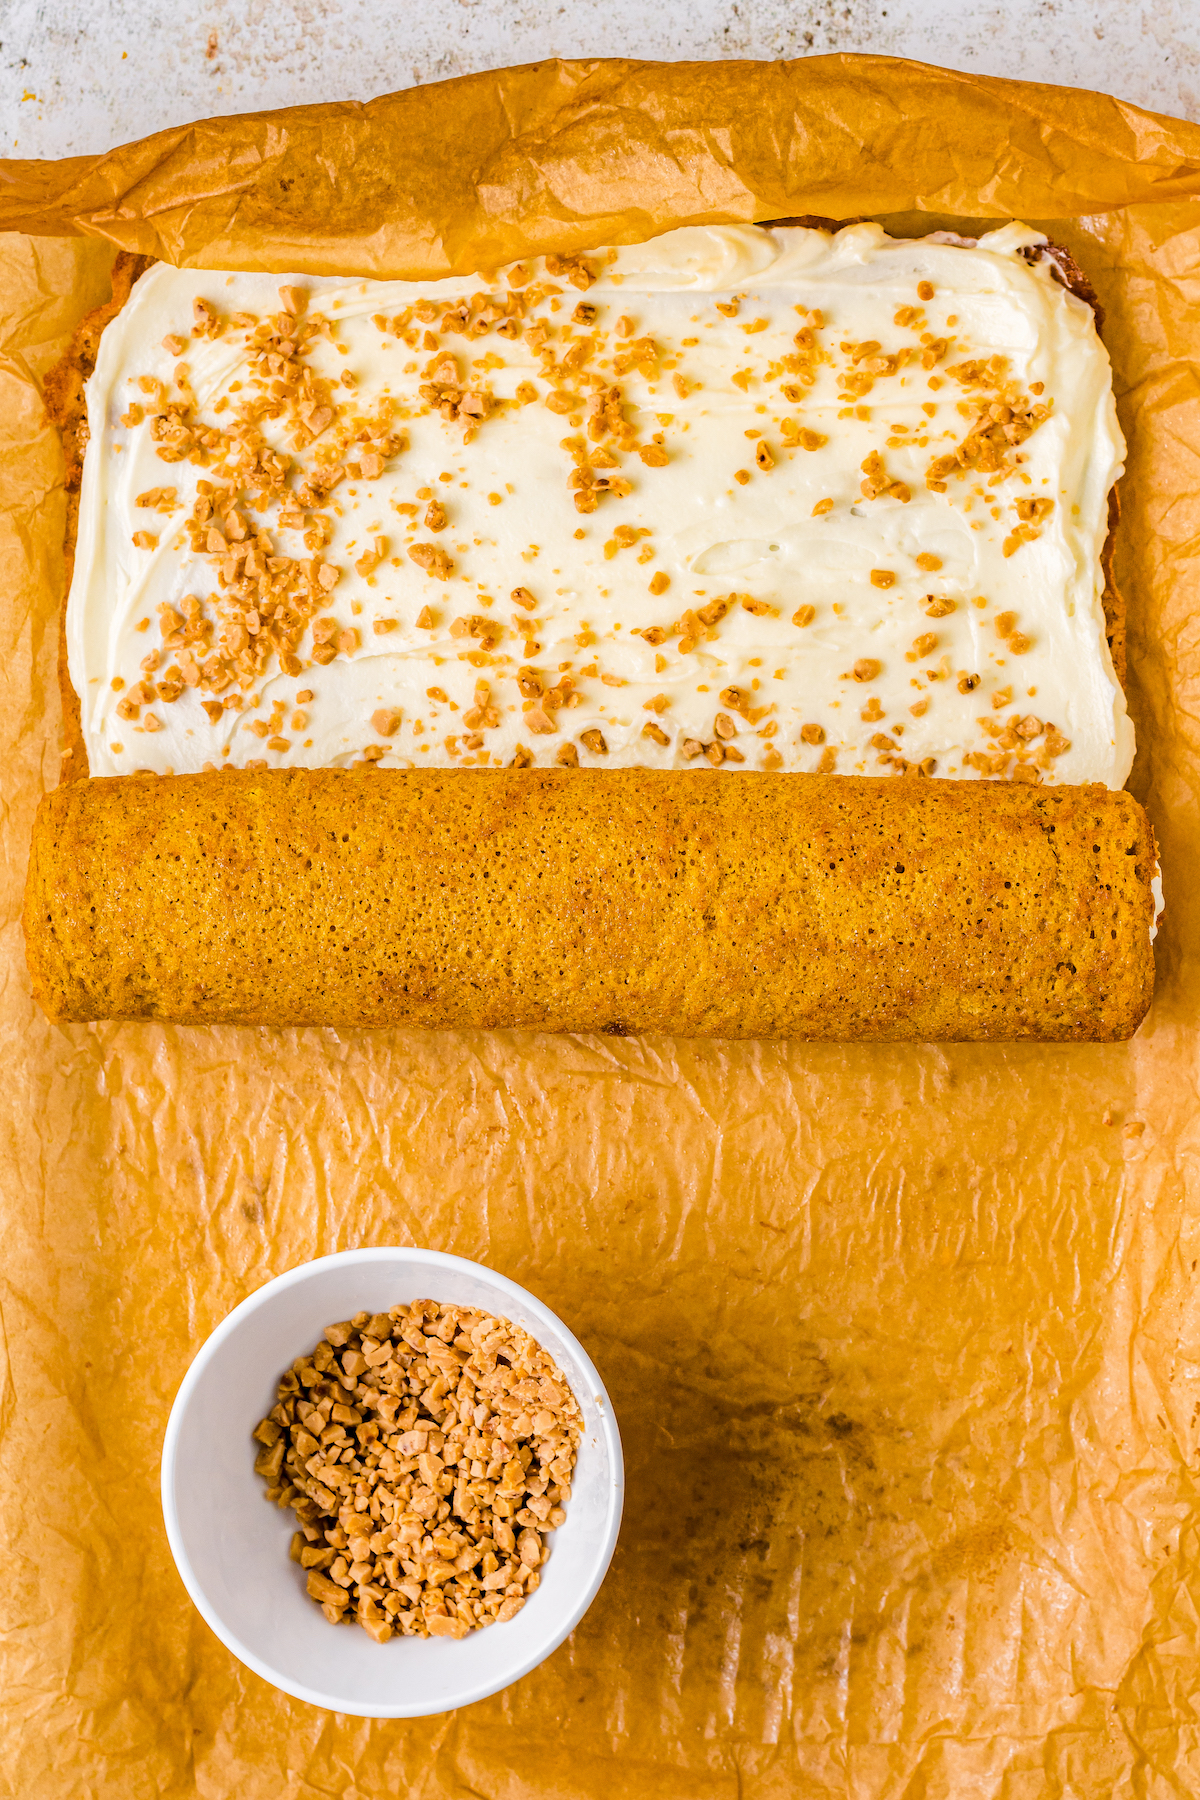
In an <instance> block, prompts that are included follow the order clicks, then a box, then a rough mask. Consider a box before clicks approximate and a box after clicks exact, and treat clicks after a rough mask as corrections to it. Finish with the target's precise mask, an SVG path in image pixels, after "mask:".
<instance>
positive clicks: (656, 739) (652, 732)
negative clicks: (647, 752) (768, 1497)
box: [642, 719, 671, 745]
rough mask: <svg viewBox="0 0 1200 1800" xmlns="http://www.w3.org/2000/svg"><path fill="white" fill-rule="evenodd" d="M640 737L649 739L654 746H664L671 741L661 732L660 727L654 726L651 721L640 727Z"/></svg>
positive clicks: (648, 720)
mask: <svg viewBox="0 0 1200 1800" xmlns="http://www.w3.org/2000/svg"><path fill="white" fill-rule="evenodd" d="M642 736H643V737H644V738H649V739H650V740H651V741H652V742H653V743H655V744H664V745H665V744H669V743H670V741H671V739H670V737H669V736H668V734H667V733H666V732H665V731H664V730H663V728H662V726H661V725H656V724H655V723H654V721H653V719H647V720H646V723H645V724H644V725H643V726H642Z"/></svg>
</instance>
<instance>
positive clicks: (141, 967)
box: [25, 769, 1155, 1042]
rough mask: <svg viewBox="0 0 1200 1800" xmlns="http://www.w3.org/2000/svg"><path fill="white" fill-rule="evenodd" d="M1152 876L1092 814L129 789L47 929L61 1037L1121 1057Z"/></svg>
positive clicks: (911, 791) (711, 788)
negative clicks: (1110, 1050)
mask: <svg viewBox="0 0 1200 1800" xmlns="http://www.w3.org/2000/svg"><path fill="white" fill-rule="evenodd" d="M1154 870H1155V851H1154V843H1153V838H1152V834H1151V831H1150V826H1149V824H1148V822H1147V819H1146V816H1145V814H1144V813H1143V811H1142V809H1141V807H1140V806H1139V805H1138V804H1137V802H1136V801H1135V800H1134V799H1133V798H1132V797H1131V796H1130V795H1128V794H1125V793H1113V792H1109V791H1108V790H1106V789H1105V788H1103V787H1098V786H1096V787H1086V788H1070V787H1057V788H1027V787H1016V786H1012V787H1010V786H1007V785H1000V784H995V783H968V782H952V781H944V782H923V781H898V780H895V779H890V780H886V779H885V780H872V779H867V778H858V779H854V780H844V779H839V778H837V777H836V776H834V777H829V776H805V775H796V774H791V775H771V774H751V773H739V774H738V775H736V776H731V777H726V776H721V775H718V774H716V773H715V772H713V771H705V772H704V773H695V774H693V773H678V772H658V771H649V770H640V769H622V770H614V771H612V772H589V773H586V774H583V773H580V772H578V771H573V770H562V771H550V770H546V771H542V770H533V769H519V770H512V769H505V770H479V771H478V772H476V773H474V774H473V775H471V776H469V777H468V776H465V775H463V774H462V773H456V772H454V771H438V770H428V771H426V770H421V771H411V772H408V771H394V772H376V773H368V772H363V773H355V772H351V773H346V772H342V771H338V770H301V769H295V770H274V771H271V772H269V773H258V772H245V773H241V772H228V773H215V774H211V775H187V776H177V777H160V778H153V777H146V776H142V777H136V776H134V777H127V778H120V779H111V780H106V781H91V782H84V783H79V784H70V785H67V786H64V787H61V788H59V789H58V790H57V791H55V792H53V793H51V794H48V795H47V796H46V797H45V799H44V800H43V801H42V803H41V807H40V809H39V812H38V816H37V822H36V825H35V829H34V836H33V854H32V858H31V863H30V872H29V881H28V888H27V894H26V912H25V926H26V937H27V946H28V956H29V965H30V969H31V972H32V976H33V983H34V992H35V994H36V996H37V998H38V1000H39V1002H40V1004H41V1005H42V1007H43V1008H44V1009H45V1011H46V1012H47V1013H48V1014H49V1015H50V1017H52V1018H54V1019H58V1020H87V1019H169V1020H176V1021H181V1022H184V1023H190V1024H209V1023H216V1022H241V1023H247V1024H259V1025H297V1024H314V1025H334V1026H343V1027H354V1026H368V1027H381V1026H393V1025H417V1026H432V1027H443V1026H487V1027H505V1026H527V1027H537V1028H540V1029H543V1030H549V1031H593V1030H602V1031H618V1032H663V1033H671V1034H674V1035H678V1036H715V1037H735V1038H741V1037H748V1038H755V1037H762V1038H769V1037H800V1038H810V1039H856V1038H857V1039H885V1040H886V1039H892V1040H903V1039H918V1040H926V1041H929V1040H937V1039H943V1040H963V1039H981V1040H999V1039H1012V1038H1030V1039H1040V1040H1052V1041H1053V1040H1058V1041H1064V1042H1065V1041H1076V1040H1079V1041H1084V1040H1093V1041H1097V1042H1106V1041H1112V1040H1116V1039H1122V1038H1126V1037H1129V1036H1130V1035H1131V1034H1132V1033H1133V1032H1134V1031H1135V1030H1136V1028H1137V1026H1138V1024H1139V1023H1140V1021H1141V1019H1142V1017H1143V1016H1144V1014H1145V1012H1146V1009H1147V1007H1148V1006H1149V1004H1150V998H1151V992H1152V987H1153V976H1154V964H1153V957H1152V953H1151V947H1150V941H1149V931H1150V926H1151V923H1152V920H1153V916H1154V903H1153V898H1152V894H1151V887H1150V882H1151V877H1152V875H1153V874H1154Z"/></svg>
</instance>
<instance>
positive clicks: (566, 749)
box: [554, 744, 579, 769]
mask: <svg viewBox="0 0 1200 1800" xmlns="http://www.w3.org/2000/svg"><path fill="white" fill-rule="evenodd" d="M554 760H555V762H556V763H559V764H560V765H561V766H562V767H563V768H564V769H577V768H578V767H579V752H578V750H577V749H576V748H575V746H574V744H560V745H559V746H558V749H557V750H556V751H555V753H554Z"/></svg>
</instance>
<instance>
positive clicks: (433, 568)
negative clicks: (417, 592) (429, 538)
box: [408, 544, 454, 581]
mask: <svg viewBox="0 0 1200 1800" xmlns="http://www.w3.org/2000/svg"><path fill="white" fill-rule="evenodd" d="M408 556H409V561H410V562H415V563H416V565H417V567H418V569H424V571H425V573H426V574H427V575H432V576H433V578H434V580H435V581H446V580H448V579H449V577H450V576H451V575H453V573H454V564H453V562H452V561H451V560H450V558H449V557H448V556H447V555H446V552H445V551H444V550H442V549H440V548H439V547H438V545H437V544H410V545H409V548H408Z"/></svg>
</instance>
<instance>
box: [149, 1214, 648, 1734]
mask: <svg viewBox="0 0 1200 1800" xmlns="http://www.w3.org/2000/svg"><path fill="white" fill-rule="evenodd" d="M162 1492H163V1512H164V1516H165V1518H166V1523H167V1535H168V1538H169V1540H170V1544H171V1550H172V1553H173V1554H174V1557H175V1561H176V1564H177V1566H178V1569H179V1572H180V1575H181V1577H182V1579H183V1581H184V1584H185V1586H186V1587H187V1589H188V1592H189V1593H190V1595H191V1597H192V1599H193V1601H194V1602H195V1604H196V1606H197V1607H198V1608H199V1610H200V1612H201V1613H202V1614H203V1616H204V1618H205V1619H206V1620H207V1622H208V1624H209V1625H210V1626H211V1627H212V1629H213V1630H214V1631H215V1632H216V1633H217V1635H218V1637H220V1638H221V1640H222V1642H223V1643H225V1644H226V1646H227V1647H228V1648H229V1649H230V1650H232V1651H233V1653H234V1654H235V1655H236V1656H237V1657H239V1658H240V1659H241V1661H243V1662H244V1663H246V1664H247V1666H248V1667H250V1668H251V1669H253V1670H254V1671H255V1672H256V1673H257V1674H259V1675H261V1676H263V1677H264V1679H265V1680H267V1681H270V1682H272V1683H273V1684H274V1685H275V1686H276V1687H279V1688H282V1689H284V1690H285V1691H286V1692H287V1693H290V1694H293V1695H295V1696H296V1697H297V1698H298V1699H301V1700H307V1701H309V1702H310V1703H311V1704H313V1705H316V1706H323V1707H326V1708H328V1709H330V1710H332V1711H338V1712H347V1713H353V1714H357V1715H359V1716H363V1717H368V1718H401V1717H414V1716H418V1715H421V1714H426V1713H436V1712H444V1711H448V1710H450V1709H451V1708H453V1707H456V1706H463V1705H467V1704H469V1703H470V1702H471V1701H473V1700H479V1699H483V1698H484V1697H485V1696H486V1695H488V1694H491V1693H495V1692H496V1691H497V1690H498V1689H500V1688H502V1687H506V1686H508V1684H509V1683H510V1682H513V1681H516V1680H518V1679H519V1678H520V1676H522V1675H524V1674H527V1673H528V1672H529V1670H530V1669H533V1668H535V1667H536V1666H537V1664H538V1663H539V1662H541V1661H542V1660H543V1659H544V1658H545V1657H547V1656H548V1655H550V1653H551V1652H552V1651H553V1650H554V1649H555V1648H556V1647H557V1646H558V1645H559V1644H560V1643H561V1642H562V1640H563V1639H564V1638H565V1637H566V1636H567V1634H568V1633H569V1632H570V1631H571V1630H572V1629H573V1628H574V1626H575V1625H576V1624H577V1623H578V1621H579V1619H580V1618H582V1616H583V1614H584V1612H585V1611H586V1610H587V1607H588V1606H589V1605H590V1603H591V1601H592V1599H593V1598H594V1596H595V1594H596V1592H597V1590H598V1588H599V1586H600V1583H601V1582H602V1580H603V1579H604V1575H605V1572H606V1570H607V1568H608V1564H609V1561H610V1559H611V1557H612V1552H613V1549H614V1547H615V1544H616V1538H617V1531H618V1528H619V1525H620V1518H621V1505H622V1497H623V1470H622V1460H621V1443H620V1436H619V1434H618V1431H617V1426H616V1421H615V1419H614V1417H613V1412H612V1408H611V1405H610V1404H609V1401H608V1397H607V1395H606V1394H605V1391H604V1388H603V1386H602V1384H601V1382H600V1378H599V1376H598V1375H597V1373H596V1370H595V1368H594V1367H593V1365H592V1363H591V1361H590V1359H589V1358H588V1356H587V1354H586V1352H585V1351H584V1350H583V1348H582V1346H581V1345H580V1344H579V1342H578V1341H577V1339H576V1338H575V1337H574V1336H573V1335H572V1334H571V1332H570V1331H568V1329H567V1328H566V1326H565V1325H564V1324H563V1323H562V1321H561V1320H559V1319H558V1318H557V1317H556V1316H555V1314H554V1313H552V1312H551V1311H550V1310H549V1308H548V1307H546V1306H544V1305H543V1304H542V1303H541V1302H540V1301H539V1300H537V1299H536V1298H535V1297H534V1296H533V1295H532V1294H530V1293H528V1292H526V1290H524V1289H523V1288H520V1287H518V1286H517V1285H516V1283H515V1282H511V1281H509V1280H507V1279H506V1278H505V1277H504V1276H502V1275H497V1274H495V1273H494V1272H493V1271H492V1270H490V1269H486V1268H484V1267H482V1266H481V1265H480V1264H477V1263H471V1262H467V1261H465V1260H464V1259H463V1258H461V1257H456V1256H446V1255H442V1254H441V1253H439V1252H437V1251H430V1250H408V1249H401V1248H397V1249H377V1250H351V1251H345V1252H343V1253H342V1254H340V1255H337V1256H328V1257H323V1258H321V1259H319V1260H318V1261H316V1262H311V1263H306V1264H304V1265H302V1267H300V1268H298V1269H292V1270H290V1271H289V1272H288V1273H287V1274H286V1275H281V1276H280V1277H278V1279H277V1280H275V1281H271V1282H268V1283H267V1285H266V1286H265V1287H263V1288H260V1289H259V1290H258V1292H257V1293H255V1294H252V1295H251V1296H250V1298H249V1299H248V1300H245V1301H243V1302H242V1304H241V1305H240V1306H239V1307H237V1308H235V1310H234V1311H233V1312H232V1313H231V1314H230V1315H229V1317H228V1318H227V1319H225V1321H224V1322H223V1323H222V1324H221V1325H219V1326H218V1327H217V1329H216V1331H215V1332H214V1333H213V1334H212V1336H211V1337H210V1338H209V1339H208V1341H207V1343H205V1344H204V1346H203V1347H202V1349H201V1350H200V1352H199V1354H198V1355H197V1357H196V1359H195V1361H194V1362H193V1364H192V1366H191V1368H190V1369H189V1370H188V1373H187V1375H186V1376H185V1378H184V1381H183V1384H182V1386H181V1387H180V1390H179V1394H178V1396H177V1398H176V1401H175V1405H174V1407H173V1409H172V1412H171V1418H170V1422H169V1424H168V1427H167V1434H166V1439H165V1442H164V1447H163V1464H162Z"/></svg>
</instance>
